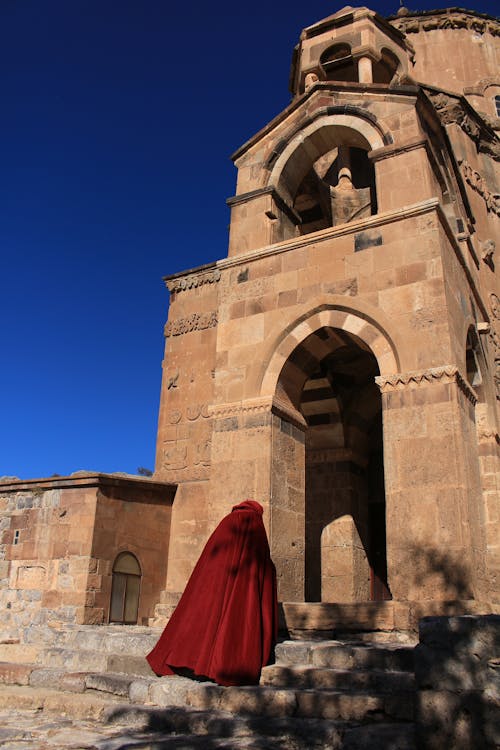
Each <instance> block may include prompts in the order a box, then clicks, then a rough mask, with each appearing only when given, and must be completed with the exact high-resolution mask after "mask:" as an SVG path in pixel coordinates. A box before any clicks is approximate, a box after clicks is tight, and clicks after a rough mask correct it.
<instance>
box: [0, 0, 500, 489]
mask: <svg viewBox="0 0 500 750" xmlns="http://www.w3.org/2000/svg"><path fill="white" fill-rule="evenodd" d="M436 5H437V4H436V3H435V2H427V3H420V4H419V6H418V8H419V9H421V10H422V9H430V8H432V7H435V6H436ZM495 6H496V3H493V2H486V3H469V4H468V7H470V8H472V9H476V10H479V11H482V12H486V13H491V14H492V13H494V11H495ZM340 7H342V6H341V4H337V5H336V4H333V5H332V4H331V3H325V2H319V1H318V0H309V2H308V3H303V2H298V0H289V2H287V3H284V2H282V3H269V2H264V1H263V0H254V2H253V3H251V4H248V3H247V4H245V3H242V4H240V3H229V2H228V3H225V2H219V3H217V2H215V3H201V2H198V1H197V0H195V1H194V2H191V3H189V4H188V3H182V2H178V3H172V2H167V0H119V1H118V0H1V2H0V93H1V108H2V114H1V117H0V164H1V172H0V174H1V179H0V257H1V259H2V279H1V295H0V316H1V317H0V321H1V333H2V335H1V355H0V394H1V395H0V398H1V412H0V413H1V416H2V426H1V429H0V476H1V475H9V476H12V475H14V476H19V477H21V478H30V477H41V476H50V475H51V474H54V473H58V474H63V475H64V474H69V473H71V472H73V471H77V470H81V469H86V470H95V471H105V472H112V471H125V472H131V473H135V472H136V471H137V468H138V467H139V466H144V467H148V468H150V469H153V468H154V448H155V438H156V422H157V412H158V404H159V395H160V379H161V360H162V357H163V325H164V323H165V320H166V317H167V305H168V294H167V291H166V289H165V287H164V284H163V281H162V277H163V276H164V275H166V274H170V273H175V272H176V271H180V270H184V269H188V268H191V267H193V266H197V265H200V264H202V263H208V262H210V261H213V260H217V259H218V258H222V257H224V256H225V255H226V254H227V238H228V233H227V226H228V222H229V212H228V209H227V207H226V204H225V199H226V198H227V197H228V196H230V195H232V194H233V193H234V188H235V179H236V170H235V169H234V167H233V165H232V163H231V161H230V159H229V156H230V154H231V153H232V152H233V151H235V150H236V148H238V147H239V146H240V145H241V144H242V143H244V142H245V141H246V140H247V139H248V138H249V137H250V136H252V135H253V133H254V132H256V131H257V130H259V129H260V128H261V127H262V126H263V125H265V124H266V122H268V121H269V120H270V119H271V118H272V117H274V116H275V115H276V114H277V113H278V112H280V111H281V110H282V109H283V108H284V107H285V106H286V105H287V104H288V102H289V100H290V95H289V93H288V73H289V66H290V60H291V53H292V49H293V46H294V45H295V44H296V42H297V40H298V36H299V34H300V31H301V29H302V28H303V27H304V26H308V25H310V24H311V23H314V22H315V21H317V20H319V19H321V18H323V17H325V16H327V15H330V14H331V13H333V12H335V11H336V10H338V9H339V8H340ZM370 7H372V8H373V9H374V10H377V11H379V12H380V13H382V14H383V15H388V14H390V13H394V12H395V11H397V8H398V7H399V3H398V2H394V3H388V2H377V3H372V4H371V6H370ZM410 7H412V8H413V7H414V6H410Z"/></svg>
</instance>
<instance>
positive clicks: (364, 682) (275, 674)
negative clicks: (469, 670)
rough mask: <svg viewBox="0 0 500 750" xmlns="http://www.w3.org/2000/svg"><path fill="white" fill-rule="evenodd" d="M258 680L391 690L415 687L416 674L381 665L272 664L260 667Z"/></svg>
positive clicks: (302, 685) (310, 686) (284, 684)
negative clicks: (353, 666)
mask: <svg viewBox="0 0 500 750" xmlns="http://www.w3.org/2000/svg"><path fill="white" fill-rule="evenodd" d="M260 684H261V685H271V686H274V687H297V688H307V689H315V690H325V689H326V690H335V689H336V690H353V691H359V690H375V691H377V692H381V693H392V694H394V693H397V692H398V691H400V690H403V691H410V690H414V689H415V677H414V675H413V674H411V673H410V672H389V671H386V670H381V669H374V670H367V669H331V668H329V667H313V666H304V665H296V666H285V665H281V664H273V665H271V666H269V667H264V669H263V670H262V674H261V677H260Z"/></svg>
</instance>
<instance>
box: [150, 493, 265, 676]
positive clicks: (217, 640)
mask: <svg viewBox="0 0 500 750" xmlns="http://www.w3.org/2000/svg"><path fill="white" fill-rule="evenodd" d="M262 513H263V510H262V506H261V505H260V504H259V503H257V502H255V501H254V500H245V501H244V502H242V503H240V504H239V505H235V506H234V507H233V509H232V512H231V513H230V514H229V515H227V516H226V517H225V518H223V519H222V521H221V522H220V524H219V525H218V526H217V528H216V529H215V531H214V532H213V534H212V536H211V537H210V539H209V540H208V542H207V544H206V546H205V548H204V550H203V552H202V553H201V557H200V559H199V560H198V562H197V563H196V566H195V568H194V570H193V573H192V574H191V577H190V579H189V581H188V583H187V586H186V589H185V591H184V593H183V595H182V597H181V599H180V601H179V604H178V605H177V608H176V609H175V611H174V613H173V615H172V617H171V618H170V620H169V622H168V624H167V626H166V628H165V630H164V631H163V633H162V635H161V636H160V639H159V641H158V643H157V644H156V646H155V647H154V648H153V650H152V651H151V653H149V654H148V655H147V657H146V659H147V660H148V662H149V664H150V666H151V669H152V670H153V671H154V672H155V673H156V674H157V675H168V674H174V672H175V671H178V670H182V669H189V670H192V672H194V674H195V675H199V676H204V677H209V678H210V679H212V680H215V681H216V682H218V683H219V685H255V684H257V683H258V682H259V678H260V671H261V669H262V667H263V666H265V665H266V664H267V663H268V661H269V659H270V657H271V654H272V649H273V646H274V644H275V642H276V636H277V629H278V601H277V595H276V571H275V568H274V564H273V562H272V560H271V556H270V552H269V544H268V541H267V536H266V530H265V528H264V523H263V520H262Z"/></svg>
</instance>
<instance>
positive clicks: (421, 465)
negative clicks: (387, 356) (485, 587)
mask: <svg viewBox="0 0 500 750" xmlns="http://www.w3.org/2000/svg"><path fill="white" fill-rule="evenodd" d="M376 380H377V383H378V385H379V387H380V388H381V391H382V408H383V424H384V468H385V487H386V520H387V563H388V578H389V587H390V590H391V592H392V595H393V598H394V599H396V600H400V601H422V600H437V601H446V600H461V601H463V600H468V599H473V598H477V592H478V590H479V588H480V581H481V578H482V576H483V575H484V552H485V550H484V543H483V541H482V537H481V526H482V521H481V518H480V508H481V492H480V480H479V467H478V461H477V456H475V455H474V453H473V451H472V450H471V449H470V446H472V445H474V441H475V439H476V437H475V433H476V429H475V422H474V404H475V395H474V393H473V391H472V389H471V388H470V386H469V385H468V383H467V382H466V381H465V380H464V379H463V378H462V377H461V375H460V373H459V372H458V369H457V368H456V367H455V366H444V367H436V368H431V369H428V370H424V371H418V372H410V373H401V374H398V375H394V376H391V377H389V378H384V377H378V378H377V379H376Z"/></svg>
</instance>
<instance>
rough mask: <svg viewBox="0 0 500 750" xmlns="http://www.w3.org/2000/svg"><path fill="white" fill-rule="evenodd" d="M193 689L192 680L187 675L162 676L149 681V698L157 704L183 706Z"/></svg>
mask: <svg viewBox="0 0 500 750" xmlns="http://www.w3.org/2000/svg"><path fill="white" fill-rule="evenodd" d="M193 691H194V692H196V689H195V688H193V681H192V680H189V679H188V678H187V677H178V676H177V675H174V676H172V677H162V678H158V680H157V681H156V682H153V683H151V685H150V688H149V699H150V701H151V702H152V703H154V704H155V705H157V706H185V705H186V703H187V701H188V695H191V694H192V692H193Z"/></svg>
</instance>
